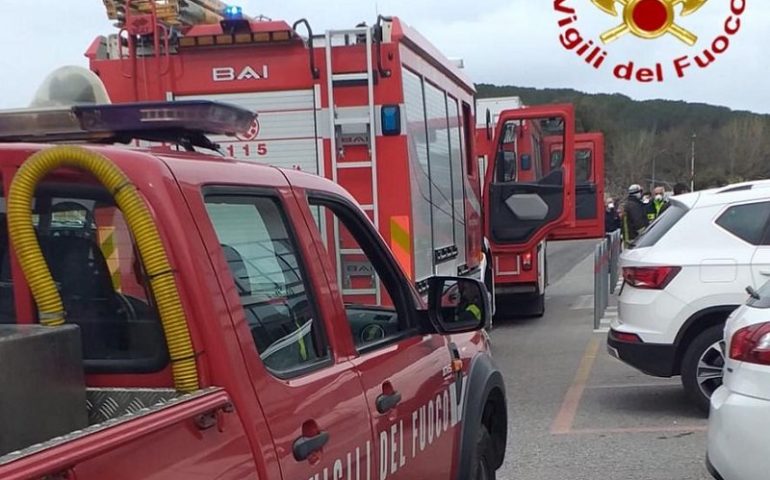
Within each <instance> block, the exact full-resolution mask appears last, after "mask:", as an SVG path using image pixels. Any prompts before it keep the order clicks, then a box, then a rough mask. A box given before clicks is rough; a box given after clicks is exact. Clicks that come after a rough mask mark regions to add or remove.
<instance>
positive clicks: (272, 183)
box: [0, 102, 507, 480]
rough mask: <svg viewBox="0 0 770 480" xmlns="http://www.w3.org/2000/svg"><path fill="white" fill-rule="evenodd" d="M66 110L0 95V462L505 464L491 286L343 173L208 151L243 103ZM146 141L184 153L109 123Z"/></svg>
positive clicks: (353, 467) (229, 469) (73, 469)
mask: <svg viewBox="0 0 770 480" xmlns="http://www.w3.org/2000/svg"><path fill="white" fill-rule="evenodd" d="M52 112H53V113H51V114H50V116H46V115H47V114H46V113H45V112H43V113H41V111H40V110H38V111H35V112H34V114H30V115H29V116H26V117H25V116H24V114H20V113H18V111H17V112H14V113H12V114H9V115H4V114H2V113H0V126H3V128H0V176H1V177H2V196H3V198H2V201H1V202H0V205H2V212H0V220H1V221H2V222H1V223H0V256H2V261H0V362H3V363H4V366H3V371H4V373H2V374H0V382H2V385H3V388H2V389H0V407H2V408H0V411H2V412H0V427H2V428H0V478H2V479H4V480H12V479H29V478H34V479H69V480H74V479H77V480H89V479H94V480H96V479H99V480H102V479H106V478H109V479H111V480H119V479H126V480H134V479H153V480H159V479H213V478H216V479H263V480H264V479H271V480H272V479H291V480H300V479H301V480H305V479H310V480H343V479H345V480H364V479H366V480H371V479H380V480H383V479H412V480H415V479H448V478H454V479H462V480H465V479H487V478H494V475H495V470H497V469H498V468H499V467H500V466H501V465H502V462H503V457H504V454H505V447H506V434H507V413H506V399H505V387H504V384H503V377H502V375H501V373H500V371H499V370H498V368H497V367H496V366H495V363H494V361H493V360H492V357H491V353H490V343H489V338H488V336H487V334H486V331H485V330H484V329H483V327H484V326H485V325H486V324H487V323H488V321H489V315H490V314H489V312H490V307H489V300H488V298H487V295H486V294H485V290H484V288H483V284H481V283H480V282H478V281H477V280H472V279H467V278H463V279H461V278H452V277H434V278H432V279H431V280H430V290H429V294H428V296H427V300H426V299H424V298H422V297H420V296H419V295H418V293H417V292H416V290H415V288H414V286H413V285H412V284H411V283H410V282H409V281H408V280H407V277H406V276H405V274H404V273H403V271H402V270H401V268H400V267H399V265H398V263H397V262H396V261H395V260H394V258H393V256H392V255H391V253H390V251H389V250H388V248H387V246H386V244H385V243H384V242H383V240H382V238H381V237H380V235H379V234H378V233H377V231H376V230H375V229H374V227H373V226H372V224H371V222H370V221H369V219H368V218H367V216H366V214H365V213H364V211H363V210H361V209H360V208H359V207H358V206H357V205H356V203H355V201H354V200H353V199H352V197H351V196H350V195H349V194H348V193H347V192H346V191H344V190H343V189H342V188H340V187H339V186H338V185H336V184H334V183H332V182H330V181H328V180H325V179H323V178H320V177H317V176H313V175H308V174H304V173H302V172H298V171H287V170H281V169H276V168H272V167H268V166H263V165H258V164H254V163H246V162H240V161H235V160H232V159H229V158H224V157H223V156H220V155H216V154H208V153H201V152H199V151H192V150H200V147H210V148H215V145H214V143H213V142H211V141H209V140H208V138H207V137H206V136H205V134H215V135H221V134H224V133H232V132H233V130H235V129H236V127H238V125H236V127H232V126H229V125H227V123H228V122H232V121H237V123H239V125H240V126H244V125H245V127H248V126H249V125H250V122H251V120H252V118H241V117H242V116H243V115H244V114H246V113H247V112H245V111H243V110H240V109H237V108H235V107H232V108H231V107H227V106H221V105H217V104H212V103H210V102H179V103H176V104H173V106H164V105H157V104H142V105H137V106H130V105H129V106H118V105H112V106H106V107H99V106H90V107H73V108H72V109H70V110H63V109H61V108H59V109H58V110H56V109H55V110H53V111H52ZM62 112H64V115H63V114H62ZM57 115H58V116H57ZM4 117H5V119H4ZM62 118H64V119H65V120H66V121H69V122H72V125H67V126H66V128H65V127H62V126H61V125H57V128H55V129H53V130H52V131H51V124H52V122H54V121H59V120H61V119H62ZM233 119H234V120H233ZM9 125H11V127H10V128H9ZM30 125H33V127H30ZM245 127H244V130H245ZM239 128H240V127H239ZM46 129H48V131H46ZM52 132H53V133H52ZM163 132H166V133H167V134H168V135H169V136H170V137H164V136H163V135H161V134H162V133H163ZM136 139H144V140H151V141H164V142H167V143H169V144H177V145H181V146H183V147H185V148H186V149H187V150H190V151H177V150H176V149H173V148H170V147H157V146H156V147H147V148H144V149H142V148H126V147H124V146H114V145H96V144H94V143H111V142H113V141H129V140H132V141H133V140H136ZM58 140H63V141H66V142H67V143H72V142H75V141H77V142H83V143H82V144H81V145H78V146H71V145H67V146H52V145H51V144H50V143H51V142H52V141H58ZM89 142H91V143H89ZM142 215H143V216H142ZM339 239H344V242H342V241H339ZM352 245H355V246H352ZM343 247H344V248H345V249H355V250H356V252H357V253H358V254H359V255H360V258H361V260H360V261H358V262H356V264H355V265H340V260H339V259H340V258H341V256H340V251H339V250H340V249H341V248H343ZM164 262H165V263H164ZM343 268H344V269H348V270H350V269H362V270H366V272H367V278H371V273H372V272H374V273H375V274H376V285H374V289H375V290H376V294H372V293H371V292H369V291H363V290H362V291H361V293H356V290H355V289H354V288H353V289H351V286H343V285H340V283H339V282H338V279H339V278H340V275H339V273H340V270H341V269H343ZM353 278H355V275H354V276H353ZM343 287H345V288H346V289H347V290H346V291H351V292H352V293H349V294H348V293H346V294H345V295H343ZM354 287H355V286H354ZM57 301H58V302H59V303H58V304H57ZM57 305H58V306H57ZM40 324H43V325H40ZM73 325H77V327H74V326H73ZM23 342H27V343H23ZM4 396H6V398H5V399H3V398H2V397H4Z"/></svg>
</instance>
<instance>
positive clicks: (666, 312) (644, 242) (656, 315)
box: [607, 181, 770, 412]
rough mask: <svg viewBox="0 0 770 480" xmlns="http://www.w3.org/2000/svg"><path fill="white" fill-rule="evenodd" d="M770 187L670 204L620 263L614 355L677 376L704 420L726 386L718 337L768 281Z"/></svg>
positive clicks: (743, 187) (611, 343) (737, 188)
mask: <svg viewBox="0 0 770 480" xmlns="http://www.w3.org/2000/svg"><path fill="white" fill-rule="evenodd" d="M768 219H770V181H758V182H750V183H742V184H737V185H731V186H728V187H725V188H721V189H715V190H708V191H703V192H696V193H691V194H687V195H682V196H677V197H674V198H672V199H671V203H670V206H669V208H668V209H666V211H665V212H664V213H663V214H662V215H661V216H660V217H659V218H658V219H657V220H656V221H655V222H653V223H652V224H651V225H650V227H649V228H648V229H647V230H646V231H645V232H644V233H643V235H641V236H640V237H639V238H638V239H637V240H636V241H635V242H634V243H633V244H632V245H631V246H630V248H629V249H628V250H627V251H625V252H624V253H623V254H622V255H621V259H620V266H621V268H622V271H623V279H624V282H623V287H622V289H621V293H620V297H619V300H618V318H617V320H615V321H614V322H613V323H612V325H611V330H610V332H609V334H608V339H607V343H608V348H609V352H610V354H611V355H613V356H615V357H617V358H619V359H620V360H622V361H624V362H625V363H627V364H629V365H631V366H633V367H636V368H637V369H639V370H641V371H643V372H645V373H647V374H649V375H653V376H658V377H673V376H677V375H680V376H681V379H682V384H683V385H684V388H685V390H686V391H687V393H688V395H689V396H690V397H691V399H692V400H693V401H694V402H695V404H696V405H698V407H700V408H701V409H702V410H703V411H704V412H705V411H708V407H709V397H710V396H711V394H712V393H713V392H714V391H715V390H716V389H717V388H718V387H719V386H720V385H721V384H722V369H723V367H724V355H723V350H722V343H721V342H722V333H723V329H724V323H725V320H726V319H727V317H728V315H730V313H731V312H732V311H733V310H735V309H736V308H737V307H738V306H739V305H741V304H743V302H744V301H745V300H746V296H747V295H746V287H747V286H751V287H753V288H759V287H760V286H761V285H762V284H764V283H765V280H767V279H768V277H770V232H768Z"/></svg>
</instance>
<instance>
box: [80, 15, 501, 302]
mask: <svg viewBox="0 0 770 480" xmlns="http://www.w3.org/2000/svg"><path fill="white" fill-rule="evenodd" d="M107 3H108V4H111V3H113V2H107ZM117 3H119V5H117V6H116V7H115V8H114V9H112V10H109V9H108V11H109V14H110V16H111V18H114V19H115V20H116V21H117V22H118V25H119V27H120V31H119V32H118V33H115V34H112V35H108V36H105V37H100V38H97V39H96V40H95V41H94V42H93V44H92V45H91V46H90V48H89V49H88V52H87V54H86V55H87V57H88V59H89V62H90V68H91V70H93V71H94V72H96V73H97V74H98V75H99V77H100V78H101V79H102V80H103V82H104V83H105V85H106V88H107V91H108V92H109V94H110V97H111V98H112V100H113V101H114V102H134V101H148V100H191V99H198V100H200V99H206V100H214V101H219V102H226V103H231V104H234V105H238V106H240V107H243V108H246V109H249V110H251V111H253V112H255V113H257V115H258V116H257V118H256V120H255V121H254V124H253V125H252V128H251V129H250V130H249V132H247V133H246V134H243V135H240V136H239V137H238V138H216V139H215V141H216V142H218V143H220V144H221V145H222V148H223V150H224V152H225V153H226V154H227V155H229V156H233V157H235V158H238V159H241V160H243V161H247V162H262V163H267V164H271V165H275V166H279V167H283V168H291V169H296V170H301V171H303V172H307V173H313V174H317V175H320V176H322V177H326V178H328V179H330V180H333V181H334V182H336V183H338V184H339V185H341V186H342V187H343V188H345V189H347V190H348V191H350V192H351V194H352V195H353V196H354V197H355V198H356V200H357V201H358V202H359V203H360V204H361V208H363V209H364V211H365V212H366V214H367V215H368V216H369V218H371V220H372V221H373V222H374V224H375V225H376V226H377V228H378V230H379V231H380V233H381V234H382V235H383V237H384V238H385V239H386V240H387V242H388V244H389V246H390V247H391V249H392V250H393V252H394V254H395V255H396V258H398V260H399V263H400V264H401V266H402V267H403V268H404V270H405V271H406V272H407V275H408V276H409V278H411V279H412V280H413V281H414V282H415V283H417V285H418V289H419V291H420V292H423V293H424V292H425V291H426V290H425V288H426V287H427V283H426V282H425V281H426V280H427V279H428V278H429V277H430V276H432V275H462V276H473V277H475V278H479V279H484V278H485V275H484V274H485V271H486V270H487V268H488V266H487V265H488V262H487V258H486V256H485V255H484V253H483V242H482V236H481V191H480V180H479V173H478V168H477V163H476V162H475V157H474V155H473V152H474V145H473V142H474V138H473V137H474V135H473V133H474V130H473V129H474V115H473V102H474V95H475V88H474V85H473V82H472V81H471V80H470V79H469V78H468V77H467V76H466V75H465V73H463V71H462V70H461V69H460V68H459V67H458V65H457V64H456V62H453V61H451V60H449V59H447V58H446V57H444V56H443V55H442V54H441V53H440V52H439V51H438V50H437V49H436V48H435V47H434V46H433V45H431V44H430V43H429V42H428V41H427V40H425V38H423V37H422V36H421V35H420V34H419V33H418V32H417V31H415V30H414V29H412V28H411V27H409V26H408V25H407V24H405V23H404V22H403V21H401V20H399V19H398V18H395V17H393V18H391V17H383V16H380V17H379V18H378V20H377V22H376V24H375V25H373V26H367V25H365V24H361V25H359V26H357V27H355V28H349V29H344V30H329V31H326V32H324V33H323V34H320V35H317V34H315V33H314V32H313V31H312V30H311V28H310V25H309V23H308V22H307V21H305V20H300V21H298V22H295V23H294V24H293V25H289V24H288V23H286V22H283V21H272V20H268V19H265V18H258V19H252V18H248V17H246V16H245V15H243V14H242V13H241V12H240V11H235V12H233V11H228V14H226V15H224V16H222V17H220V18H215V19H214V21H213V22H211V23H206V22H202V21H199V20H197V19H194V20H189V19H190V18H193V17H194V16H193V15H192V13H191V12H190V11H188V8H189V5H188V7H184V6H183V5H182V4H180V5H181V6H180V7H179V8H180V10H179V11H177V12H175V14H173V15H172V14H168V15H165V14H163V12H159V11H153V10H152V9H151V8H146V7H143V5H147V4H154V3H155V2H147V1H129V2H125V3H124V2H117ZM187 3H190V2H187ZM193 3H197V2H193ZM121 5H123V7H122V8H123V10H122V11H117V10H116V9H118V8H119V7H121ZM125 5H128V6H129V8H125ZM185 22H187V23H185ZM148 24H149V25H151V27H150V28H149V29H148V28H147V25H148ZM152 26H154V28H153V27H152ZM300 32H302V34H303V35H300ZM325 234H326V235H327V236H328V241H329V242H330V243H332V244H334V245H336V247H335V250H336V254H337V255H338V256H339V257H340V262H339V264H340V268H341V271H340V272H339V273H340V276H341V278H342V279H343V284H344V289H345V293H346V294H347V295H350V296H352V297H362V296H364V297H365V296H372V295H381V294H382V292H381V291H380V288H379V287H378V285H377V284H376V281H375V277H374V276H373V275H372V274H371V272H372V269H371V265H368V264H367V263H366V261H365V259H364V258H363V257H362V255H361V253H360V252H359V251H358V250H357V249H356V248H354V247H353V246H351V245H349V244H348V243H347V240H346V238H345V237H343V236H340V235H339V232H338V230H337V227H336V225H334V224H329V225H328V228H327V229H326V231H325ZM486 278H489V275H487V276H486ZM488 287H489V288H490V290H491V288H492V285H488Z"/></svg>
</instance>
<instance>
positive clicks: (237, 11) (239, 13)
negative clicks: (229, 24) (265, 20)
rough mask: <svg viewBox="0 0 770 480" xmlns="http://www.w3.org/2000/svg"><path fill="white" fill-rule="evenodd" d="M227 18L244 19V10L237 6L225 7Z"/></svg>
mask: <svg viewBox="0 0 770 480" xmlns="http://www.w3.org/2000/svg"><path fill="white" fill-rule="evenodd" d="M225 17H227V18H228V19H240V18H243V9H242V8H241V7H238V6H236V5H228V6H227V7H225Z"/></svg>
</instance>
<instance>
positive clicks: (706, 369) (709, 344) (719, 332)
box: [682, 325, 725, 414]
mask: <svg viewBox="0 0 770 480" xmlns="http://www.w3.org/2000/svg"><path fill="white" fill-rule="evenodd" d="M723 336H724V325H716V326H714V327H711V328H708V329H707V330H704V331H703V332H701V333H700V334H699V335H698V336H697V337H695V339H694V340H693V341H692V342H691V343H690V345H689V346H688V347H687V351H685V354H684V357H682V385H683V386H684V390H685V392H686V393H687V395H688V396H689V397H690V400H692V402H693V403H694V404H695V405H696V406H697V407H698V408H699V409H700V410H701V411H702V412H704V413H706V414H708V412H709V406H710V402H711V394H712V393H713V392H714V390H716V389H717V388H718V387H719V386H720V385H722V377H721V375H720V376H719V377H714V378H709V377H710V376H711V375H716V370H717V367H721V368H724V365H725V362H724V342H723ZM720 342H722V343H721V345H720ZM720 353H721V354H722V356H721V358H720V357H719V354H720ZM701 360H703V362H704V363H703V365H701ZM706 374H710V375H706Z"/></svg>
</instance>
